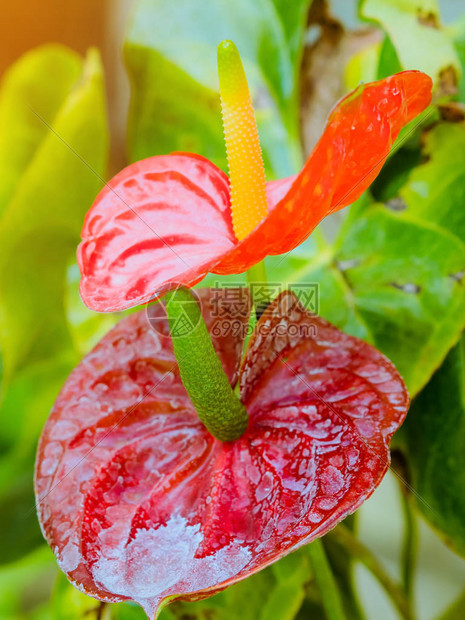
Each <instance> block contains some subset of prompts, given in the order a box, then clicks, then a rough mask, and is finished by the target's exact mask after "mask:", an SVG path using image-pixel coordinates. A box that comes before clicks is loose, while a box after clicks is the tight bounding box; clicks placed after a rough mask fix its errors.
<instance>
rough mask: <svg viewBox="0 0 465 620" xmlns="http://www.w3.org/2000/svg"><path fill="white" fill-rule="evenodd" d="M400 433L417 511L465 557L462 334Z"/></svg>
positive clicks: (464, 348)
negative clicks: (402, 433) (401, 433)
mask: <svg viewBox="0 0 465 620" xmlns="http://www.w3.org/2000/svg"><path fill="white" fill-rule="evenodd" d="M404 437H405V440H406V458H407V463H408V466H409V472H410V477H411V484H412V486H413V488H414V489H415V491H416V494H415V497H416V499H417V502H416V503H417V507H418V509H419V510H421V512H422V513H423V514H424V515H425V517H426V518H427V519H428V521H430V522H431V523H432V524H433V525H434V526H435V527H436V528H437V529H438V530H439V532H440V534H441V536H442V537H443V538H445V540H446V542H447V543H448V544H450V545H451V546H452V547H453V548H454V549H455V550H456V551H457V552H459V553H460V554H462V555H465V494H464V492H463V489H464V487H465V336H464V337H462V339H461V341H460V342H459V343H458V344H457V345H456V347H455V348H454V349H452V351H451V352H450V353H449V355H448V356H447V358H446V361H445V362H444V364H443V365H442V366H441V368H440V369H439V370H438V371H437V372H436V374H435V375H434V377H433V379H432V380H431V381H430V383H429V384H428V385H427V387H426V388H425V389H424V390H423V391H422V392H421V394H419V396H418V397H417V398H416V399H415V401H414V403H413V405H412V407H411V410H410V412H409V414H408V416H407V420H406V422H405V429H404Z"/></svg>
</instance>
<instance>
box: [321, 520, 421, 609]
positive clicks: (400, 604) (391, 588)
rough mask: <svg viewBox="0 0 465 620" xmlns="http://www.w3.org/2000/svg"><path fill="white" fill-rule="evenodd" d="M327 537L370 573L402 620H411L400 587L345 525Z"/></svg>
mask: <svg viewBox="0 0 465 620" xmlns="http://www.w3.org/2000/svg"><path fill="white" fill-rule="evenodd" d="M328 536H329V537H330V538H331V539H333V540H334V541H335V542H337V543H338V544H340V545H341V546H342V547H344V548H345V549H346V550H347V551H348V552H349V553H350V555H351V556H352V557H353V558H355V559H357V560H359V562H361V563H362V564H363V565H364V566H365V567H366V568H367V569H368V570H369V571H370V573H371V574H372V575H373V576H374V577H375V578H376V579H377V580H378V582H379V583H380V584H381V586H382V587H383V588H384V590H385V591H386V593H387V594H388V595H389V598H390V599H391V601H392V602H393V604H394V605H395V607H396V608H397V610H398V611H399V614H400V615H401V617H402V618H405V620H412V619H413V616H412V612H411V609H410V604H409V601H408V600H407V598H406V596H405V593H404V591H403V589H402V587H401V586H400V585H399V584H397V583H395V582H394V581H392V579H391V578H390V577H389V576H388V575H387V574H386V572H385V571H384V569H383V567H382V566H381V564H380V563H379V562H378V560H377V559H376V558H375V556H374V555H373V554H372V553H371V551H370V550H369V549H367V548H366V547H365V545H363V544H362V543H361V542H359V541H358V540H357V539H356V538H355V536H354V535H353V533H352V532H351V531H350V530H349V529H348V528H347V527H345V525H338V526H337V527H336V528H335V529H334V530H332V531H331V532H329V534H328Z"/></svg>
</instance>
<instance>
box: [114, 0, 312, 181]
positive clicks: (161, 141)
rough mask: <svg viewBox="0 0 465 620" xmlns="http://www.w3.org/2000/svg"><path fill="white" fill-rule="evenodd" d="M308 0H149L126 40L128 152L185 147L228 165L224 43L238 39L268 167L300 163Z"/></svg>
mask: <svg viewBox="0 0 465 620" xmlns="http://www.w3.org/2000/svg"><path fill="white" fill-rule="evenodd" d="M310 4H311V0H294V1H293V2H291V3H289V2H285V1H283V0H256V1H255V2H250V1H249V0H236V1H235V2H227V1H225V0H204V1H203V2H202V3H201V5H199V4H198V3H196V2H192V0H178V1H177V2H176V3H174V4H173V2H171V1H170V0H156V1H155V2H154V1H153V0H142V2H140V3H139V5H138V8H137V11H136V12H135V15H134V18H133V20H132V23H131V25H130V28H129V32H128V36H127V40H126V44H125V57H126V64H127V67H128V72H129V77H130V81H131V85H132V90H131V109H130V114H129V131H128V148H129V159H130V160H131V161H133V160H137V159H142V158H144V157H148V156H149V155H158V154H164V153H169V152H170V151H175V150H183V151H191V152H194V153H199V154H200V155H204V156H205V157H207V158H208V159H210V160H212V161H213V162H215V163H216V164H217V165H218V166H220V167H221V168H223V169H225V170H226V168H227V166H226V153H225V148H224V140H223V130H222V124H221V110H220V102H219V97H218V75H217V68H216V48H217V46H218V43H219V41H222V40H224V39H231V40H233V41H234V42H235V43H236V45H237V47H238V49H239V52H240V54H241V57H242V60H243V62H244V67H245V71H246V73H247V78H248V81H249V86H250V89H251V93H252V96H253V98H254V104H255V111H256V115H257V122H258V126H259V131H260V141H261V145H262V151H263V156H264V160H265V166H266V168H267V171H268V174H269V175H270V176H271V177H275V176H277V177H280V176H286V175H290V174H293V173H294V172H295V170H296V168H298V167H300V164H301V151H300V139H299V68H300V61H301V57H302V47H303V36H304V32H305V25H306V16H307V12H308V8H309V6H310ZM174 128H175V129H174Z"/></svg>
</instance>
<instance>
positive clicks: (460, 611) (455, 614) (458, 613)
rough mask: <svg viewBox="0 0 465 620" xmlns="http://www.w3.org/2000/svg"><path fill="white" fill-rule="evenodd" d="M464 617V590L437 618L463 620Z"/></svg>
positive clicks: (440, 619)
mask: <svg viewBox="0 0 465 620" xmlns="http://www.w3.org/2000/svg"><path fill="white" fill-rule="evenodd" d="M464 617H465V590H464V591H463V592H462V594H461V595H460V597H459V598H458V599H457V600H456V601H455V602H454V603H453V604H452V606H451V607H449V609H447V611H445V612H444V613H443V614H441V616H440V617H439V618H438V619H437V620H463V618H464Z"/></svg>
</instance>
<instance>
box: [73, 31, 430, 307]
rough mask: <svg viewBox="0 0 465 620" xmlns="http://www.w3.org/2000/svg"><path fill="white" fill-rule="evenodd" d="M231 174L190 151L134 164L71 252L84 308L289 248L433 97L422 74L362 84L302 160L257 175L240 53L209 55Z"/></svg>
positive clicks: (134, 298)
mask: <svg viewBox="0 0 465 620" xmlns="http://www.w3.org/2000/svg"><path fill="white" fill-rule="evenodd" d="M218 65H219V75H220V92H221V98H222V108H223V124H224V130H225V138H226V146H227V153H228V163H229V173H230V174H229V179H228V177H227V176H226V174H224V173H223V172H222V171H221V170H220V169H218V168H217V167H216V166H215V165H214V164H213V163H211V162H210V161H208V160H207V159H204V158H203V157H200V156H199V155H193V154H190V153H174V154H172V155H164V156H156V157H150V158H148V159H144V160H142V161H138V162H136V163H133V164H131V165H130V166H128V167H127V168H125V169H124V170H122V171H121V172H120V173H119V174H117V175H116V176H115V177H114V178H113V179H112V180H111V181H110V182H109V183H108V185H106V187H104V188H103V190H102V191H101V192H100V194H99V195H98V197H97V199H96V200H95V203H94V205H93V206H92V208H91V209H90V211H89V212H88V214H87V217H86V220H85V223H84V227H83V231H82V243H81V245H80V247H79V250H78V261H79V265H80V268H81V273H82V281H81V296H82V298H83V300H84V302H85V303H86V304H87V305H88V306H89V307H90V308H92V309H94V310H99V311H115V310H122V309H124V308H128V307H131V306H135V305H138V304H141V303H145V302H147V301H149V300H150V299H152V298H154V296H156V295H161V294H162V293H164V292H166V291H167V290H169V289H170V288H171V287H172V285H173V283H177V284H182V285H184V286H192V285H194V284H195V283H197V282H199V281H200V280H202V278H203V277H204V276H205V275H206V274H207V273H208V272H212V273H216V274H235V273H241V272H243V271H246V270H247V269H249V268H250V267H251V266H253V265H254V264H255V263H258V262H259V261H261V260H262V259H263V258H264V257H266V256H267V255H270V254H281V253H284V252H287V251H289V250H292V249H293V248H295V247H296V246H297V245H299V244H300V243H301V242H302V241H304V240H305V239H306V238H307V237H308V235H309V234H310V233H311V232H312V230H313V229H314V228H315V226H316V225H317V224H318V223H319V222H320V221H321V220H322V219H323V218H324V217H326V216H327V215H328V214H330V213H332V212H333V211H337V210H338V209H342V208H343V207H345V206H347V205H349V204H351V203H352V202H354V200H356V199H357V198H358V197H359V196H360V195H361V194H362V192H363V191H364V190H365V189H366V188H367V187H368V186H369V185H370V184H371V182H372V181H373V180H374V179H375V177H376V176H377V174H378V173H379V171H380V169H381V167H382V165H383V163H384V161H385V159H386V157H387V155H388V153H389V150H390V148H391V146H392V144H393V142H394V140H395V139H396V137H397V135H398V134H399V131H400V130H401V128H402V127H403V126H404V125H405V124H406V123H408V122H409V121H411V120H412V119H413V118H415V116H417V115H418V114H419V113H420V112H421V111H422V110H424V109H425V108H426V106H427V105H428V104H429V103H430V100H431V79H430V78H429V77H428V76H427V75H425V74H423V73H421V72H419V71H404V72H402V73H398V74H396V75H392V76H390V77H388V78H386V79H383V80H380V81H378V82H373V83H370V84H365V85H361V86H359V87H358V88H357V89H356V90H355V91H353V92H352V93H350V94H349V95H347V96H346V97H345V98H344V99H342V100H341V101H340V102H339V103H338V104H337V105H336V107H335V108H334V109H333V111H332V112H331V114H330V116H329V119H328V122H327V125H326V128H325V130H324V132H323V135H322V137H321V139H320V141H319V142H318V144H317V145H316V147H315V149H314V150H313V152H312V153H311V155H310V157H309V158H308V159H307V161H306V163H305V165H304V167H303V169H302V170H301V171H300V173H299V174H297V175H296V176H293V177H289V178H285V179H281V180H278V181H271V182H268V183H266V181H265V173H264V169H263V164H262V159H261V153H260V146H259V141H258V133H257V129H256V124H255V118H254V113H253V108H252V104H251V100H250V95H249V91H248V87H247V82H246V79H245V75H244V72H243V69H242V65H241V62H240V58H239V55H238V53H237V50H236V48H235V47H234V45H233V44H232V43H231V42H228V41H226V42H223V44H221V45H220V47H219V55H218Z"/></svg>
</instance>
